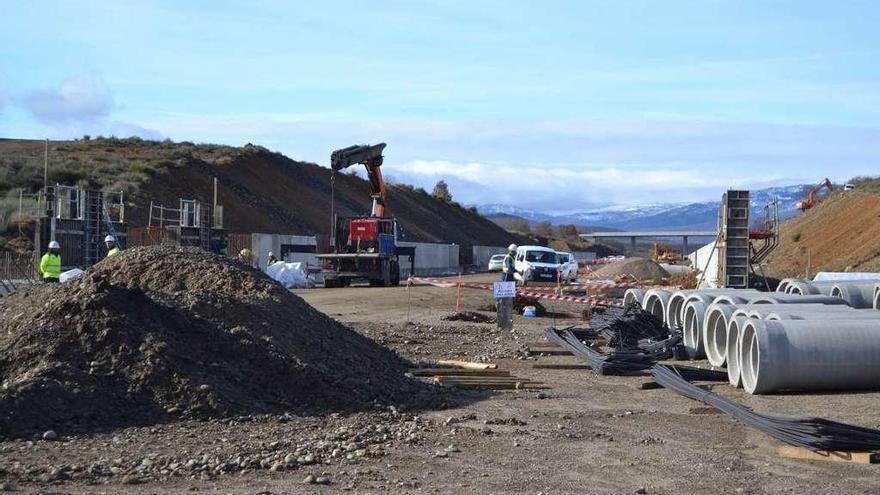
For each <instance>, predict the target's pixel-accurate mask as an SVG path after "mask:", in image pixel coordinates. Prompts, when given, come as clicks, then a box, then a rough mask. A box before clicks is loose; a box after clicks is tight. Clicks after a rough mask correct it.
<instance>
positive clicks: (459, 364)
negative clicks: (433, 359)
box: [437, 359, 498, 370]
mask: <svg viewBox="0 0 880 495" xmlns="http://www.w3.org/2000/svg"><path fill="white" fill-rule="evenodd" d="M437 366H449V367H453V368H464V369H471V370H494V369H496V368H498V365H497V364H495V363H474V362H470V361H458V360H455V359H441V360H439V361H437Z"/></svg>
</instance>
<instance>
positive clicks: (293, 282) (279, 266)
mask: <svg viewBox="0 0 880 495" xmlns="http://www.w3.org/2000/svg"><path fill="white" fill-rule="evenodd" d="M266 275H269V276H270V277H271V278H272V279H273V280H276V281H277V282H278V283H280V284H281V285H283V286H284V287H287V288H288V289H290V288H294V287H296V288H300V289H302V288H306V289H310V288H312V287H314V286H315V282H314V281H313V280H312V279H310V278H309V277H307V276H306V272H305V270H303V264H302V263H285V262H283V261H279V262H278V263H275V264H273V265H270V266H269V267H267V268H266Z"/></svg>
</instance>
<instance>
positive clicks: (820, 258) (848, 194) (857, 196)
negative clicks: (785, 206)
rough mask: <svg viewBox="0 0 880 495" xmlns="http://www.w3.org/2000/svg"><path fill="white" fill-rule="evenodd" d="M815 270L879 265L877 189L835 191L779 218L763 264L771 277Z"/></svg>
mask: <svg viewBox="0 0 880 495" xmlns="http://www.w3.org/2000/svg"><path fill="white" fill-rule="evenodd" d="M808 262H809V263H810V264H811V265H812V266H811V267H810V270H809V271H810V273H816V272H818V271H835V272H841V271H859V272H876V271H880V195H878V194H876V193H872V192H865V191H859V190H855V191H841V192H835V193H834V194H832V195H831V196H829V197H828V198H826V199H825V200H823V201H821V202H820V203H819V204H817V205H816V206H814V207H813V208H812V209H810V210H807V211H806V212H804V213H803V214H800V215H798V216H796V217H794V218H792V219H790V220H788V221H786V222H785V223H783V224H782V226H781V228H780V233H779V247H777V248H776V250H775V251H774V252H773V254H772V255H771V256H770V257H769V258H768V260H767V262H766V264H765V266H764V270H765V271H766V273H767V274H768V275H772V276H774V277H779V278H782V277H797V276H803V275H804V273H805V271H807V263H808Z"/></svg>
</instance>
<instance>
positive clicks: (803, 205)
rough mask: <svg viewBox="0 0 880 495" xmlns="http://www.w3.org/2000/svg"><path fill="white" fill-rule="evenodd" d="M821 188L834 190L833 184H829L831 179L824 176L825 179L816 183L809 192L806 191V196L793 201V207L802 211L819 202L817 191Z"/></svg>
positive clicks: (829, 190)
mask: <svg viewBox="0 0 880 495" xmlns="http://www.w3.org/2000/svg"><path fill="white" fill-rule="evenodd" d="M822 188H826V189H828V192H831V191H833V190H834V186H833V185H831V181H830V180H828V179H827V178H826V179H825V180H823V181H822V182H820V183H819V184H817V185H816V187H814V188H812V189H810V192H809V193H807V197H806V198H804V199H803V200H801V201H798V202H797V203H795V205H794V207H795V208H797V209H798V210H801V211H802V212H804V211H807V210H809V209H810V208H812V207H814V206H816V203H818V202H819V191H821V190H822Z"/></svg>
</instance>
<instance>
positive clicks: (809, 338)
mask: <svg viewBox="0 0 880 495" xmlns="http://www.w3.org/2000/svg"><path fill="white" fill-rule="evenodd" d="M740 339H741V342H740V349H739V352H740V355H739V363H740V373H741V375H742V381H743V388H745V390H746V391H747V392H749V393H751V394H763V393H770V392H776V391H781V390H852V389H874V388H877V387H878V386H880V320H873V319H872V320H848V319H841V320H836V321H834V324H833V325H829V324H828V322H827V321H811V320H780V321H761V320H749V321H748V322H747V323H746V325H745V327H744V328H743V330H742V336H741V338H740Z"/></svg>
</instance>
